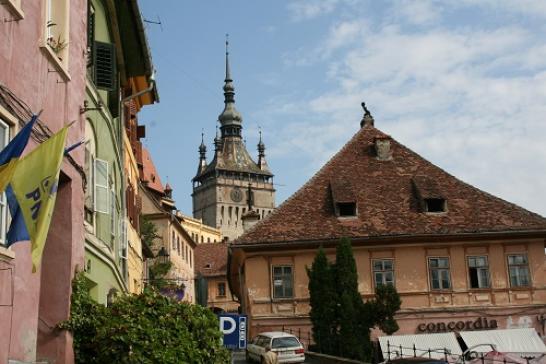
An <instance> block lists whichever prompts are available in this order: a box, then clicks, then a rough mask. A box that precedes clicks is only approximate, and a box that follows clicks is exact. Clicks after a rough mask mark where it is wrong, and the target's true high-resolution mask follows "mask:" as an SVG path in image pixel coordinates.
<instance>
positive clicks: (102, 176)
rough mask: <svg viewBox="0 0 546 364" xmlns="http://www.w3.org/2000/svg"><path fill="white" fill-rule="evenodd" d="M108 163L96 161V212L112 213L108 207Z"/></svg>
mask: <svg viewBox="0 0 546 364" xmlns="http://www.w3.org/2000/svg"><path fill="white" fill-rule="evenodd" d="M108 195H109V191H108V162H107V161H104V160H101V159H95V203H94V205H95V211H96V212H101V213H103V214H108V213H110V206H109V205H108Z"/></svg>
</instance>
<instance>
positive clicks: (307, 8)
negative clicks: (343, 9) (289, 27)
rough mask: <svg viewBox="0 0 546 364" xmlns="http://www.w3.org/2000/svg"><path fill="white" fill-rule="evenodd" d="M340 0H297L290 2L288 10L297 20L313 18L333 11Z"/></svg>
mask: <svg viewBox="0 0 546 364" xmlns="http://www.w3.org/2000/svg"><path fill="white" fill-rule="evenodd" d="M339 1H340V0H295V1H292V2H291V3H290V4H288V10H289V11H290V12H291V13H292V18H293V19H294V20H296V21H299V20H307V19H313V18H316V17H318V16H321V15H324V14H328V13H330V12H332V11H333V10H334V9H335V7H336V5H337V4H338V3H339Z"/></svg>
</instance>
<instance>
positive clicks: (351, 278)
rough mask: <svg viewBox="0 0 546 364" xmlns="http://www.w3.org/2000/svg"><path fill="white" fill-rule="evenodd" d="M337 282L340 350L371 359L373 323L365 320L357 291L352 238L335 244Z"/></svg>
mask: <svg viewBox="0 0 546 364" xmlns="http://www.w3.org/2000/svg"><path fill="white" fill-rule="evenodd" d="M334 272H335V282H336V289H337V297H339V336H338V341H339V344H338V349H339V354H340V355H343V356H346V357H349V358H354V359H359V360H369V359H370V354H371V353H369V352H368V351H365V350H364V344H365V343H368V342H369V341H370V327H369V326H367V325H366V323H367V322H362V321H361V318H362V312H363V309H364V303H363V302H362V296H361V295H360V293H359V292H358V274H357V272H356V262H355V259H354V256H353V249H352V248H351V241H350V240H349V239H347V238H343V239H341V241H340V242H339V244H338V246H337V248H336V264H335V270H334Z"/></svg>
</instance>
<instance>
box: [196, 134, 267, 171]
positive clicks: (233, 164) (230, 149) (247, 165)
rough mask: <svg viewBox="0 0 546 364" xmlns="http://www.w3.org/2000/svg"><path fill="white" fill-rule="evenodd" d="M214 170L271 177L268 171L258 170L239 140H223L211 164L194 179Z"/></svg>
mask: <svg viewBox="0 0 546 364" xmlns="http://www.w3.org/2000/svg"><path fill="white" fill-rule="evenodd" d="M215 170H224V171H232V172H243V173H254V174H260V175H266V176H272V174H271V172H270V171H269V169H268V170H262V169H260V167H259V166H258V165H257V164H256V163H255V162H254V160H253V159H252V157H251V156H250V154H248V151H247V150H246V146H245V145H244V144H243V142H242V140H239V139H228V138H226V139H224V140H223V144H222V149H221V151H220V153H218V155H217V156H215V157H214V159H213V160H212V162H211V163H210V164H209V165H208V166H207V167H206V168H205V170H204V171H203V172H201V174H200V175H197V176H195V179H198V178H199V177H200V176H204V175H207V174H211V173H214V171H215ZM198 173H199V172H198Z"/></svg>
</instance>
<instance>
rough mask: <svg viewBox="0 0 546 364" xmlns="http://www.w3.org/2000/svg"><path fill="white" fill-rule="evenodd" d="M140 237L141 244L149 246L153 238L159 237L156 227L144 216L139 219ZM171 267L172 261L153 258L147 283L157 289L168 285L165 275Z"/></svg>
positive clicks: (151, 244) (153, 243)
mask: <svg viewBox="0 0 546 364" xmlns="http://www.w3.org/2000/svg"><path fill="white" fill-rule="evenodd" d="M140 238H141V239H142V244H146V245H147V246H149V247H150V248H152V247H153V246H154V245H155V240H156V239H159V238H161V236H160V235H158V234H157V227H156V226H155V224H154V223H153V222H151V221H150V220H148V219H147V218H146V217H141V219H140ZM171 268H172V262H171V261H167V262H161V261H159V260H158V259H157V258H156V259H154V260H153V263H152V264H150V267H149V277H150V279H149V282H148V284H149V285H150V286H152V287H155V288H157V289H161V288H164V287H166V286H168V285H169V281H168V280H166V279H165V276H166V275H167V273H169V271H170V270H171Z"/></svg>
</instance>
